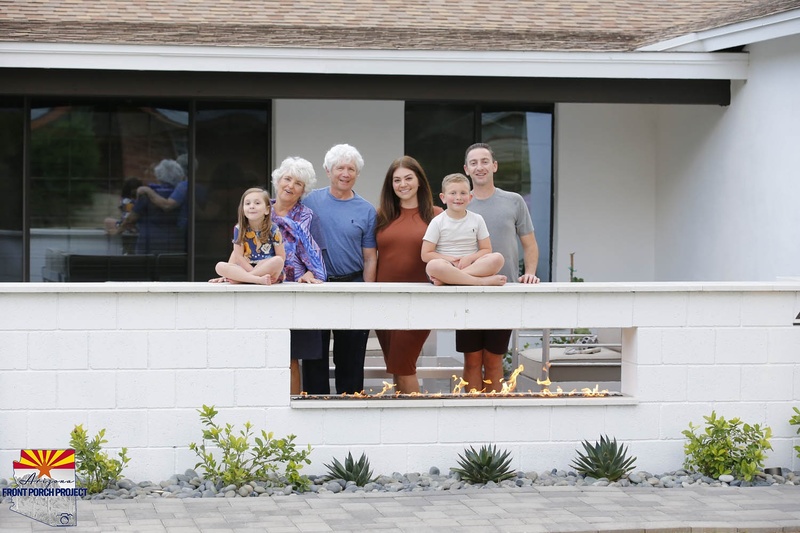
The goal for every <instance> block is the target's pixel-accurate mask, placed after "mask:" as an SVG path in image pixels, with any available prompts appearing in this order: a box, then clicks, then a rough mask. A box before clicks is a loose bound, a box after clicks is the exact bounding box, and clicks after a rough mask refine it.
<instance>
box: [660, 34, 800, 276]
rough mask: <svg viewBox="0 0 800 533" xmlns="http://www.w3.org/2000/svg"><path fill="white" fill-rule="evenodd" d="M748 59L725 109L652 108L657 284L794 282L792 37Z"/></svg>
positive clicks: (795, 72)
mask: <svg viewBox="0 0 800 533" xmlns="http://www.w3.org/2000/svg"><path fill="white" fill-rule="evenodd" d="M750 54H751V60H750V72H749V77H748V80H747V81H746V82H744V83H735V84H734V85H733V87H732V100H731V105H730V106H729V107H705V106H659V108H658V135H657V144H656V152H657V168H658V171H657V176H658V177H657V180H656V198H657V206H656V213H657V216H656V231H655V243H656V246H655V248H656V276H655V279H657V280H666V281H669V280H767V281H768V280H774V279H776V278H778V277H783V276H798V275H800V246H798V243H799V242H800V240H798V228H800V208H798V198H800V90H798V87H800V36H794V37H787V38H783V39H778V40H773V41H767V42H764V43H759V44H756V45H753V46H751V47H750Z"/></svg>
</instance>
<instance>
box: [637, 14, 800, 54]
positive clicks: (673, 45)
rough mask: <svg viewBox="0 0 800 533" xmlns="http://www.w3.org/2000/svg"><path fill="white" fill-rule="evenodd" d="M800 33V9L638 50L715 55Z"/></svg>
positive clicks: (697, 33)
mask: <svg viewBox="0 0 800 533" xmlns="http://www.w3.org/2000/svg"><path fill="white" fill-rule="evenodd" d="M798 34H800V9H795V10H792V11H786V12H784V13H779V14H777V15H769V16H766V17H761V18H758V19H755V20H748V21H746V22H738V23H736V24H729V25H727V26H720V27H718V28H713V29H710V30H706V31H701V32H696V33H689V34H687V35H682V36H680V37H676V38H674V39H668V40H666V41H661V42H658V43H654V44H651V45H648V46H643V47H641V48H639V50H638V51H639V52H716V51H717V50H728V49H731V48H736V47H739V46H745V45H748V44H753V43H758V42H763V41H769V40H772V39H779V38H781V37H788V36H790V35H798Z"/></svg>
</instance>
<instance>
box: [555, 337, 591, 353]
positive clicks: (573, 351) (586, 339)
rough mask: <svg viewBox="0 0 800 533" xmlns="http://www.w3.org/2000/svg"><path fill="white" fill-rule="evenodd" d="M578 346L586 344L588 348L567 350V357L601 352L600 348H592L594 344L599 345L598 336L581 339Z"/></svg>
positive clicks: (577, 347)
mask: <svg viewBox="0 0 800 533" xmlns="http://www.w3.org/2000/svg"><path fill="white" fill-rule="evenodd" d="M576 344H585V345H587V346H575V347H573V348H567V350H566V351H565V352H564V353H565V354H567V355H576V354H584V353H599V352H600V347H599V346H591V345H592V344H597V335H587V336H585V337H581V339H580V340H579V341H578V342H577V343H576Z"/></svg>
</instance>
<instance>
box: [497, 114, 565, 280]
mask: <svg viewBox="0 0 800 533" xmlns="http://www.w3.org/2000/svg"><path fill="white" fill-rule="evenodd" d="M552 123H553V115H552V113H551V112H530V111H506V110H504V111H489V110H487V111H486V112H484V113H482V114H481V141H482V142H485V143H488V144H490V145H491V146H492V150H494V153H495V157H496V158H497V161H498V162H499V164H500V166H499V169H498V172H497V174H496V175H495V185H496V186H498V187H500V188H501V189H504V190H507V191H513V192H516V193H519V194H521V195H522V197H523V198H525V201H526V202H527V204H528V209H529V210H530V212H531V218H532V219H533V227H534V228H535V231H536V242H537V244H538V245H539V264H538V266H537V268H536V274H537V275H538V276H539V278H541V279H542V280H545V281H549V280H550V279H551V273H550V255H551V253H550V249H551V228H550V220H551V209H552V196H553V188H552V167H553V165H552V153H553V151H552V146H553V142H552Z"/></svg>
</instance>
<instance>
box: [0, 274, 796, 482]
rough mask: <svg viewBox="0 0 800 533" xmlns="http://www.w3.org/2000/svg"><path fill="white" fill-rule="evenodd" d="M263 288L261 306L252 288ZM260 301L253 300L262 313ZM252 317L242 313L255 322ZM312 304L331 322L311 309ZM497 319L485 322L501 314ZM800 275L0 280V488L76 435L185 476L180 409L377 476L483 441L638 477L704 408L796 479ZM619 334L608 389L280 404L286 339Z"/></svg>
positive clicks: (449, 460) (669, 465)
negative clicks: (583, 460)
mask: <svg viewBox="0 0 800 533" xmlns="http://www.w3.org/2000/svg"><path fill="white" fill-rule="evenodd" d="M266 292H269V294H265V293H266ZM267 300H268V301H269V303H270V305H264V303H265V302H266V301H267ZM254 309H258V311H259V312H257V313H254V312H253V310H254ZM319 309H328V310H335V312H327V313H324V314H323V315H321V316H319V317H317V316H315V312H316V311H318V310H319ZM498 310H502V312H498ZM798 311H800V283H798V282H793V283H792V282H783V283H728V284H719V283H717V284H713V283H684V284H663V283H660V284H656V283H543V284H540V285H520V284H514V285H506V286H504V287H433V286H432V285H430V284H426V283H417V284H414V283H409V284H400V283H326V284H322V285H302V284H294V283H284V284H281V285H276V286H272V287H269V288H266V289H265V288H263V287H258V286H253V285H218V284H217V285H215V284H209V283H49V284H37V283H5V284H1V285H0V316H1V317H3V320H1V321H0V476H4V477H9V476H10V475H11V468H12V461H13V460H17V459H18V458H19V450H20V449H27V448H62V447H65V446H67V444H68V442H69V438H68V435H69V432H70V430H72V428H73V427H74V425H75V424H84V427H86V428H87V429H88V430H89V431H90V432H91V433H92V434H94V433H95V432H97V431H98V430H99V429H101V428H106V429H107V433H106V438H107V439H108V445H107V447H108V449H110V450H112V451H113V450H117V449H118V448H119V447H122V446H126V447H128V448H129V456H130V457H131V464H130V465H129V467H128V468H127V469H126V472H125V474H126V475H127V476H128V477H130V478H132V479H135V480H143V479H151V480H154V481H160V480H161V479H166V478H167V477H169V476H170V475H172V474H173V473H175V472H183V471H184V470H185V469H186V468H190V467H192V466H194V464H195V463H196V462H197V457H196V456H195V455H194V453H192V452H191V451H190V450H189V449H188V444H189V443H190V442H198V441H199V440H200V436H201V429H202V427H201V424H200V420H199V417H198V414H197V411H196V409H198V408H199V407H200V406H201V405H203V404H208V405H211V404H213V405H215V406H216V408H217V409H218V410H219V412H220V415H219V417H218V418H217V420H218V422H220V423H231V424H234V425H236V426H237V428H241V425H242V423H243V422H245V421H247V420H249V421H251V422H252V423H253V424H254V425H255V429H256V431H257V432H258V431H260V430H261V429H266V430H268V431H275V434H276V435H278V436H283V435H286V434H288V433H294V434H296V435H297V436H298V439H297V442H298V444H300V445H305V444H306V443H310V444H311V445H312V446H313V448H314V452H313V454H312V457H311V460H312V462H313V464H312V465H311V466H309V467H308V468H307V470H306V471H307V472H308V473H316V474H321V473H323V472H324V466H323V465H324V463H325V462H329V461H330V458H331V457H332V456H335V457H338V458H341V457H343V456H344V455H346V454H347V452H348V451H350V452H352V453H353V454H354V455H359V454H360V453H361V452H362V451H364V452H366V453H367V455H368V456H369V458H370V461H371V463H372V466H373V468H374V469H375V471H376V472H382V473H387V474H388V473H391V472H394V471H400V472H414V471H417V472H421V471H426V470H427V469H428V468H429V467H430V466H432V465H437V466H438V467H439V468H441V469H442V470H443V471H447V469H448V468H450V467H452V466H456V459H457V456H458V454H459V453H462V452H463V450H464V448H465V447H466V446H467V445H480V444H483V443H493V444H497V446H498V447H499V448H504V449H508V450H510V451H511V453H512V456H513V457H514V462H513V464H512V467H513V468H515V469H521V470H525V471H529V470H536V471H540V470H542V469H545V468H553V467H557V468H566V467H567V466H568V465H569V463H570V462H571V461H572V459H574V457H575V450H576V449H579V447H580V442H581V441H582V440H596V439H597V438H598V437H599V435H603V434H607V435H609V436H613V437H616V438H617V439H619V440H621V441H623V442H625V443H626V444H627V445H629V449H630V452H631V454H632V455H635V456H637V457H638V460H637V467H638V468H640V469H644V470H648V471H651V472H663V471H666V470H673V469H675V468H678V467H679V466H680V465H681V463H682V461H683V443H684V438H683V436H682V435H681V431H683V430H684V429H687V427H688V423H689V422H690V421H691V422H694V423H695V424H702V423H703V420H702V417H703V416H704V415H708V414H710V412H711V411H712V410H716V411H717V413H719V414H721V415H723V416H725V417H727V418H730V417H741V418H742V419H743V420H745V421H747V422H748V423H758V424H766V425H769V426H770V427H771V428H772V430H773V438H772V445H773V448H774V449H773V450H772V451H770V452H768V455H769V460H768V462H767V465H766V466H787V467H790V468H793V469H795V470H796V469H797V468H798V466H799V465H800V459H798V458H797V454H796V453H795V452H794V450H793V449H792V446H794V445H796V444H797V442H798V437H797V436H796V435H795V429H796V428H795V427H792V426H790V425H789V418H790V417H791V415H792V407H793V406H796V405H798V401H800V352H799V351H798V350H797V346H800V327H794V326H792V325H791V324H792V321H793V318H794V317H795V316H796V315H797V313H798ZM548 326H549V327H620V328H623V337H622V344H623V352H622V379H621V392H622V393H624V396H623V397H610V398H533V399H523V398H507V399H503V398H455V399H448V398H442V399H437V398H432V399H427V400H419V399H416V400H400V399H398V400H396V401H395V400H380V399H373V400H358V401H348V400H341V401H338V400H331V401H321V400H317V401H314V400H291V399H290V396H289V332H288V330H289V329H290V328H298V329H304V328H311V329H316V328H319V327H334V328H337V329H365V328H372V329H388V328H397V327H399V328H408V329H418V328H421V327H428V328H433V329H439V328H441V329H454V328H456V329H472V328H484V327H490V328H502V327H513V328H523V329H524V328H533V327H548Z"/></svg>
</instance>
